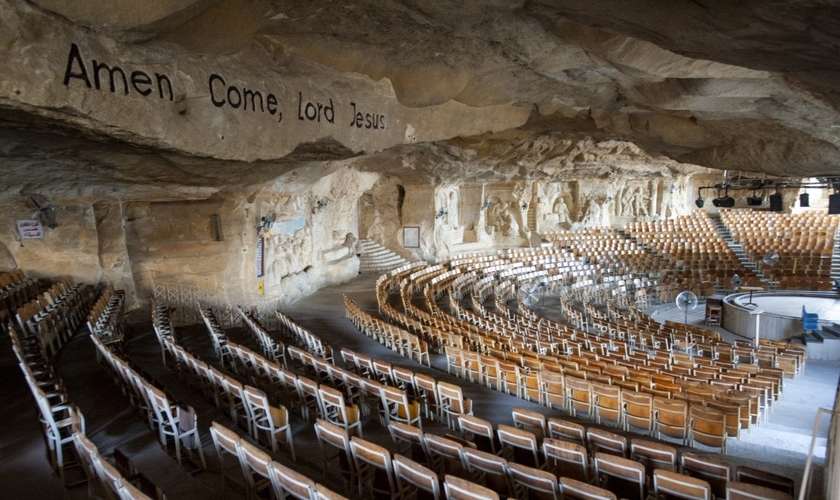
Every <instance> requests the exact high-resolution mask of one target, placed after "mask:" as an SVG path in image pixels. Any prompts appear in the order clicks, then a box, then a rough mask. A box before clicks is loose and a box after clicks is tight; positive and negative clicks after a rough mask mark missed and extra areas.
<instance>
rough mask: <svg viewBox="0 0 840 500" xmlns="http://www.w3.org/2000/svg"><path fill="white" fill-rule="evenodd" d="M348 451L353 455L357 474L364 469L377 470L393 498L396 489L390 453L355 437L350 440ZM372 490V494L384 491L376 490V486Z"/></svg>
mask: <svg viewBox="0 0 840 500" xmlns="http://www.w3.org/2000/svg"><path fill="white" fill-rule="evenodd" d="M350 451H351V453H352V454H353V461H354V462H355V464H356V470H357V471H358V472H359V474H362V471H364V470H365V469H367V470H370V468H374V469H378V470H380V471H382V472H383V473H384V475H385V476H386V477H387V480H388V488H389V490H388V491H387V493H389V494H390V495H391V496H392V497H393V495H394V493H395V492H396V491H397V488H396V479H395V478H394V468H393V464H392V462H391V453H390V452H389V451H388V450H387V449H386V448H383V447H381V446H379V445H377V444H374V443H371V442H370V441H366V440H364V439H361V438H359V437H357V436H353V437H352V438H350ZM373 489H374V492H376V491H379V492H385V490H384V489H381V488H377V485H376V484H374V485H373Z"/></svg>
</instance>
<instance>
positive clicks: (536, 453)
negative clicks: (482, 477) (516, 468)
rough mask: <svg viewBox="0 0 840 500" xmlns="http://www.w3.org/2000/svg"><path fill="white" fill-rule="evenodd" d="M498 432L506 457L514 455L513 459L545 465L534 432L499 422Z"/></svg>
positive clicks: (523, 462) (525, 463)
mask: <svg viewBox="0 0 840 500" xmlns="http://www.w3.org/2000/svg"><path fill="white" fill-rule="evenodd" d="M496 434H497V435H498V436H499V443H500V444H501V446H502V452H503V454H504V455H505V456H506V457H512V458H513V461H515V462H517V463H521V464H524V465H529V466H531V467H536V468H543V467H544V464H543V461H542V459H541V458H540V449H539V445H538V444H537V437H536V436H535V435H534V433H533V432H528V431H523V430H522V429H517V428H516V427H511V426H509V425H504V424H499V426H498V427H497V428H496Z"/></svg>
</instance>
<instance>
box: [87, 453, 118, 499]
mask: <svg viewBox="0 0 840 500" xmlns="http://www.w3.org/2000/svg"><path fill="white" fill-rule="evenodd" d="M93 468H94V470H95V471H96V475H97V476H98V477H99V481H100V482H101V483H102V484H103V485H104V486H105V489H106V490H107V491H108V492H110V493H111V494H113V496H114V497H118V496H119V484H120V480H121V479H122V477H123V476H122V474H120V471H119V470H117V468H116V467H114V466H113V465H111V464H110V463H108V461H107V460H105V458H104V457H102V456H101V455H100V456H96V457H94V458H93ZM109 496H111V495H109Z"/></svg>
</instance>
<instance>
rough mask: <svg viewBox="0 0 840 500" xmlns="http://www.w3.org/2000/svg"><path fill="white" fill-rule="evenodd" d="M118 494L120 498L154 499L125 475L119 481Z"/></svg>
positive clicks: (125, 499)
mask: <svg viewBox="0 0 840 500" xmlns="http://www.w3.org/2000/svg"><path fill="white" fill-rule="evenodd" d="M117 494H118V495H119V498H120V500H152V497H150V496H148V495H146V494H145V493H143V492H142V491H140V489H139V488H137V487H136V486H134V485H133V484H131V482H130V481H129V480H128V479H126V478H124V477H123V478H120V480H119V481H118V482H117Z"/></svg>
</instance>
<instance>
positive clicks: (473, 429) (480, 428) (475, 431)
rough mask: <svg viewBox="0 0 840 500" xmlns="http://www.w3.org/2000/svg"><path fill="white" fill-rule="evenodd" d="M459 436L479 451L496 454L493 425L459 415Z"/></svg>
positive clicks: (485, 421) (469, 416)
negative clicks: (470, 441)
mask: <svg viewBox="0 0 840 500" xmlns="http://www.w3.org/2000/svg"><path fill="white" fill-rule="evenodd" d="M458 426H459V427H460V429H461V435H462V436H464V438H465V439H467V440H470V438H469V436H470V435H472V441H473V442H474V443H475V445H476V447H478V449H479V450H483V451H489V452H491V453H496V431H495V429H493V424H492V423H490V422H489V421H487V420H484V419H483V418H479V417H476V416H474V415H461V416H460V417H459V418H458Z"/></svg>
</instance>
